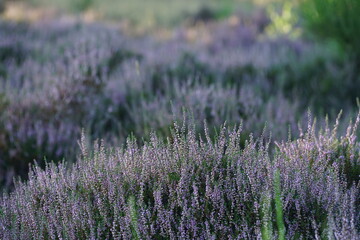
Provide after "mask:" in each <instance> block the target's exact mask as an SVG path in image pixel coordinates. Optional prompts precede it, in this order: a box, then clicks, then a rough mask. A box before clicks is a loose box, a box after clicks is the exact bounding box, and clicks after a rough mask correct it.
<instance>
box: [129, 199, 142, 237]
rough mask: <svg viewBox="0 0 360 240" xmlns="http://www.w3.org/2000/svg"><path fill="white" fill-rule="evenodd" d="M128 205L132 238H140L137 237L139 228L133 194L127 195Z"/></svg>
mask: <svg viewBox="0 0 360 240" xmlns="http://www.w3.org/2000/svg"><path fill="white" fill-rule="evenodd" d="M128 206H129V209H130V219H131V233H132V239H136V240H137V239H140V238H139V229H138V227H137V222H138V217H137V212H136V201H135V197H134V196H130V197H129V200H128Z"/></svg>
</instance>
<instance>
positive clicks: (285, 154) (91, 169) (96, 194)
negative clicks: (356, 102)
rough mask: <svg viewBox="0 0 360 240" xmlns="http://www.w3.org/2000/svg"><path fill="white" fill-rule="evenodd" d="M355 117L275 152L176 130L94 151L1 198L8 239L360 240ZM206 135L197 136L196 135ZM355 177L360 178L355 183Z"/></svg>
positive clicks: (224, 131) (231, 136)
mask: <svg viewBox="0 0 360 240" xmlns="http://www.w3.org/2000/svg"><path fill="white" fill-rule="evenodd" d="M359 121H360V115H359V116H358V118H357V120H356V122H355V124H353V125H352V124H350V126H349V128H348V133H347V135H345V136H343V137H340V138H338V137H337V127H338V123H337V124H336V125H335V127H334V128H333V129H330V128H329V127H328V126H327V127H326V128H325V129H324V130H322V131H317V130H315V124H311V123H309V126H308V129H307V131H306V132H305V133H304V134H303V136H301V137H300V138H299V139H297V140H295V141H290V142H283V143H278V150H277V152H276V153H274V155H272V154H270V153H269V146H270V145H269V143H270V142H269V140H268V139H264V138H258V139H255V138H253V137H250V138H248V139H247V140H246V142H245V144H244V145H242V144H240V143H241V127H240V128H233V129H229V128H226V127H222V128H221V129H220V131H219V134H218V135H217V137H216V138H215V140H211V138H210V136H209V134H208V129H207V127H206V126H205V128H204V131H203V132H202V133H201V134H200V135H198V133H196V132H195V130H194V128H195V126H194V125H193V124H186V123H185V122H184V124H183V126H182V127H179V126H178V125H177V123H175V125H174V128H172V134H171V137H169V138H167V140H164V139H162V138H159V137H157V136H156V134H155V133H153V134H151V138H150V139H151V140H150V141H149V142H147V143H145V144H144V146H138V145H137V143H136V139H134V138H131V137H130V138H128V140H127V143H126V147H124V148H105V147H104V145H103V143H99V142H98V143H95V145H94V147H93V148H92V149H89V147H87V144H86V143H85V139H84V137H83V138H82V140H81V141H80V145H81V149H82V154H81V156H79V159H78V161H77V163H75V164H74V165H73V166H72V167H70V168H66V167H65V165H64V164H59V165H55V164H47V167H46V169H45V170H42V169H41V168H39V167H37V166H34V167H33V170H32V171H31V173H30V175H29V181H27V182H23V183H21V182H18V183H17V184H16V188H15V190H14V191H13V192H12V193H11V194H10V195H7V194H4V195H3V196H2V198H1V200H0V229H1V231H0V237H1V238H2V239H24V240H26V239H39V238H40V239H58V238H62V239H223V238H226V239H238V238H241V239H257V238H263V239H273V238H275V237H277V238H279V239H285V238H286V239H304V238H305V239H314V238H318V239H320V238H324V239H353V240H355V239H358V237H359V236H360V235H359V234H360V233H359V231H360V220H359V210H360V209H359V206H360V205H359V204H358V203H359V200H360V195H359V179H358V175H359V174H360V172H358V170H359V168H353V169H357V170H356V171H357V172H356V173H355V175H351V174H350V175H349V172H348V166H350V165H351V166H359V165H360V158H359V150H360V149H359V146H360V145H359V142H358V141H357V140H356V131H357V126H358V124H359ZM197 136H199V137H197ZM353 176H355V178H354V177H353Z"/></svg>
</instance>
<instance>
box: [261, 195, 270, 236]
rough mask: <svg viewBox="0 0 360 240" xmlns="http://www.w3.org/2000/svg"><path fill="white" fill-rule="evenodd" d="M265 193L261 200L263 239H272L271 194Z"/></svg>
mask: <svg viewBox="0 0 360 240" xmlns="http://www.w3.org/2000/svg"><path fill="white" fill-rule="evenodd" d="M269 195H270V193H268V194H264V196H262V200H261V238H262V239H263V240H271V239H272V222H271V212H272V207H271V202H272V201H271V200H272V199H271V195H270V196H269Z"/></svg>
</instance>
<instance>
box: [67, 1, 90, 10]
mask: <svg viewBox="0 0 360 240" xmlns="http://www.w3.org/2000/svg"><path fill="white" fill-rule="evenodd" d="M93 4H94V0H74V1H73V2H72V5H73V8H74V10H76V11H85V10H87V9H89V8H90V7H92V5H93Z"/></svg>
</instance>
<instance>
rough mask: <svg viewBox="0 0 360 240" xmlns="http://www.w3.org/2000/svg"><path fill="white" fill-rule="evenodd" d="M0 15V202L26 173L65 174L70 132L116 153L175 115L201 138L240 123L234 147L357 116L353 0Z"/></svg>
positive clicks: (29, 10) (91, 5)
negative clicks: (59, 165)
mask: <svg viewBox="0 0 360 240" xmlns="http://www.w3.org/2000/svg"><path fill="white" fill-rule="evenodd" d="M0 5H1V21H0V186H1V189H4V190H9V189H11V188H12V186H13V178H14V177H21V178H22V179H26V176H27V172H28V169H29V164H33V163H34V162H37V164H38V165H40V166H44V164H45V162H46V161H55V162H59V161H63V160H64V159H65V161H66V162H69V163H71V162H74V161H75V160H76V156H77V154H78V149H79V147H78V142H77V141H78V139H79V137H80V134H81V132H84V133H85V135H86V136H87V139H88V141H89V142H92V141H94V140H95V139H98V138H101V139H104V140H105V142H106V144H108V145H109V146H117V145H121V144H124V142H125V140H126V138H127V136H129V135H130V134H131V135H134V136H136V137H138V138H139V139H142V141H144V140H146V139H147V138H148V136H149V133H150V132H151V131H156V132H157V134H159V135H161V136H169V133H170V126H171V125H172V123H173V121H174V120H178V121H182V119H183V115H187V116H189V117H190V118H192V119H193V120H194V121H195V122H196V123H197V126H198V127H201V126H202V124H203V122H204V120H206V122H207V124H208V125H209V128H210V130H211V134H213V135H215V134H216V130H215V129H216V128H218V127H219V126H220V125H221V124H223V123H224V122H225V121H226V122H227V124H228V125H230V126H234V125H238V124H240V123H241V122H242V124H243V128H244V131H243V132H244V139H245V138H246V137H247V136H248V135H250V133H253V134H254V135H255V136H258V135H261V134H263V133H264V134H265V135H266V136H270V135H271V136H272V139H274V140H278V141H281V140H287V139H288V138H290V139H293V138H295V137H297V136H300V135H301V127H302V126H304V125H305V123H306V122H307V121H308V119H309V115H310V116H311V118H312V117H316V118H317V120H318V123H319V125H320V126H322V125H323V124H325V123H326V119H329V121H330V123H333V122H334V121H335V118H336V116H337V115H338V113H339V112H340V111H341V110H343V117H342V119H343V120H342V122H341V124H340V128H344V127H343V126H346V125H347V124H348V120H349V119H350V118H351V117H353V116H354V115H355V114H357V112H358V109H359V100H358V97H359V95H360V79H359V69H360V68H359V66H360V40H359V39H360V17H359V15H358V13H359V12H360V2H359V1H358V0H341V1H340V0H338V1H336V0H331V1H330V0H297V1H287V0H253V1H251V0H222V1H216V0H206V1H205V0H181V1H180V0H147V1H141V0H131V1H130V0H75V1H74V0H23V1H20V0H17V1H15V0H0ZM309 113H311V114H309ZM265 126H266V130H265V131H264V127H265ZM299 127H300V128H299ZM299 129H300V130H299ZM342 131H345V129H342ZM340 133H341V131H340ZM142 141H140V140H139V143H140V144H141V142H142Z"/></svg>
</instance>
